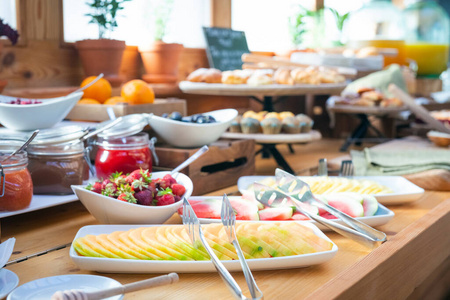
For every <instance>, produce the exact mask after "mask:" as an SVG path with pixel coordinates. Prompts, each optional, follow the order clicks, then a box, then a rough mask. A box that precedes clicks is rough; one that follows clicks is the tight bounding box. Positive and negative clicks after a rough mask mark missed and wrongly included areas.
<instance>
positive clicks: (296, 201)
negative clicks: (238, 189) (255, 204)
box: [254, 169, 386, 248]
mask: <svg viewBox="0 0 450 300" xmlns="http://www.w3.org/2000/svg"><path fill="white" fill-rule="evenodd" d="M276 179H277V189H276V190H275V189H273V188H271V187H269V186H266V185H263V184H260V183H257V182H255V183H254V191H255V197H256V199H257V200H258V201H259V202H261V203H262V204H264V205H266V206H269V207H276V206H280V205H293V206H295V208H296V209H297V211H299V212H301V213H302V214H304V215H305V216H307V217H308V218H310V219H312V220H314V221H316V222H318V223H320V224H322V225H324V226H326V227H328V228H330V229H331V230H334V231H336V232H337V233H339V234H341V235H343V236H345V237H348V238H351V239H353V240H355V241H357V242H360V243H361V244H363V245H365V246H367V247H370V248H373V247H375V246H377V245H379V244H381V243H382V242H384V241H386V234H385V233H384V232H381V231H378V230H376V229H374V228H372V227H370V226H369V225H367V224H365V223H363V222H361V221H359V220H356V219H354V218H352V217H350V216H349V215H347V214H345V213H343V212H341V211H339V210H337V209H336V208H334V207H332V206H330V205H328V204H326V203H323V202H322V201H319V200H317V199H316V198H314V196H313V194H312V193H311V190H310V188H309V186H308V185H307V184H306V183H305V182H303V181H301V180H299V179H298V178H296V177H295V176H293V175H291V174H289V173H287V172H285V171H283V170H281V169H277V170H276ZM303 203H307V204H310V205H315V206H317V207H318V208H321V209H324V210H325V211H327V212H329V213H330V214H332V215H333V216H335V217H337V218H338V219H339V220H341V221H343V222H344V223H345V224H347V225H348V226H350V227H351V228H349V227H346V226H343V225H341V224H338V223H336V222H333V221H330V220H328V219H325V218H323V217H321V216H319V215H315V214H311V213H310V212H309V211H308V210H307V209H305V207H304V206H302V204H303Z"/></svg>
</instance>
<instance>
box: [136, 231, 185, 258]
mask: <svg viewBox="0 0 450 300" xmlns="http://www.w3.org/2000/svg"><path fill="white" fill-rule="evenodd" d="M156 230H158V226H152V227H144V228H137V229H135V230H133V232H132V233H131V235H130V237H131V238H133V235H134V236H135V238H136V239H137V240H139V238H140V239H141V240H143V241H145V243H147V245H149V246H150V247H151V248H153V249H154V250H158V251H159V252H163V253H165V254H166V255H169V256H170V257H173V258H175V259H177V260H193V259H192V258H191V257H189V256H187V255H186V254H184V253H183V252H180V251H178V250H177V249H174V248H171V247H170V244H171V243H170V242H167V243H168V244H165V243H164V242H160V241H158V236H157V234H156Z"/></svg>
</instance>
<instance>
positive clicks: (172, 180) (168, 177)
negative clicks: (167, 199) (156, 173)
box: [162, 174, 177, 186]
mask: <svg viewBox="0 0 450 300" xmlns="http://www.w3.org/2000/svg"><path fill="white" fill-rule="evenodd" d="M162 180H163V181H166V182H167V183H169V186H172V184H175V183H177V181H176V179H175V178H173V177H172V175H170V174H166V175H164V177H163V179H162Z"/></svg>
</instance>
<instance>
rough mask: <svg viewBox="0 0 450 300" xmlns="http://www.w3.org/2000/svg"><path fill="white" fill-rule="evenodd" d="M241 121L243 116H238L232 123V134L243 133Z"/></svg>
mask: <svg viewBox="0 0 450 300" xmlns="http://www.w3.org/2000/svg"><path fill="white" fill-rule="evenodd" d="M241 120H242V116H237V117H236V118H234V119H233V121H231V124H230V132H242V130H241Z"/></svg>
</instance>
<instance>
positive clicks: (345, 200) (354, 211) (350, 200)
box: [326, 193, 364, 218]
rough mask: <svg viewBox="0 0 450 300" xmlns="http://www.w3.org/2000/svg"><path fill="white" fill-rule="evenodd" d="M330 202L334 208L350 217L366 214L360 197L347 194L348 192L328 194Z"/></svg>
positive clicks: (327, 197)
mask: <svg viewBox="0 0 450 300" xmlns="http://www.w3.org/2000/svg"><path fill="white" fill-rule="evenodd" d="M326 199H327V200H328V204H329V205H331V206H333V207H334V208H336V209H338V210H340V211H341V212H343V213H346V214H347V215H349V216H350V217H354V218H356V217H362V216H364V209H363V206H362V204H361V202H359V200H358V199H355V198H354V197H350V196H349V195H346V193H339V194H331V195H326Z"/></svg>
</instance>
